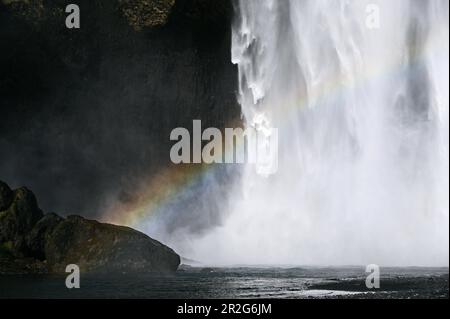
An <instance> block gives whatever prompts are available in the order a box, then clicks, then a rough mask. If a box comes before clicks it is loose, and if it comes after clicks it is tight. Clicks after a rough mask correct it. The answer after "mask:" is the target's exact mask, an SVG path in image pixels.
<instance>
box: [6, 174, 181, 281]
mask: <svg viewBox="0 0 450 319" xmlns="http://www.w3.org/2000/svg"><path fill="white" fill-rule="evenodd" d="M0 205H1V208H2V209H1V210H0V250H1V251H0V252H2V251H3V253H6V254H7V255H8V256H11V258H10V257H8V258H3V259H2V260H1V261H2V262H0V273H13V272H14V269H15V268H17V272H19V273H24V272H30V273H31V272H46V271H49V272H58V273H64V272H65V267H66V266H67V265H68V264H77V265H78V266H80V268H81V269H82V271H96V272H129V273H132V272H172V271H176V270H177V268H178V266H179V264H180V256H179V255H178V254H176V253H175V252H174V251H173V250H172V249H171V248H169V247H167V246H165V245H163V244H162V243H160V242H158V241H156V240H154V239H152V238H150V237H148V236H147V235H145V234H143V233H141V232H138V231H136V230H134V229H131V228H128V227H123V226H116V225H110V224H104V223H99V222H97V221H94V220H88V219H85V218H83V217H80V216H69V217H67V218H66V219H64V218H62V217H60V216H58V215H56V214H54V213H50V214H45V215H44V214H43V212H42V211H41V210H40V209H39V207H38V205H37V201H36V198H35V197H34V194H33V193H32V192H31V191H29V190H28V189H26V188H20V189H18V190H15V191H12V190H11V189H10V188H9V187H8V185H6V184H5V183H3V182H1V181H0ZM12 256H14V258H12ZM35 264H39V265H40V266H39V267H36V266H33V265H35ZM18 265H20V267H19V266H18ZM42 265H45V267H46V270H44V269H43V267H42ZM19 268H20V269H19Z"/></svg>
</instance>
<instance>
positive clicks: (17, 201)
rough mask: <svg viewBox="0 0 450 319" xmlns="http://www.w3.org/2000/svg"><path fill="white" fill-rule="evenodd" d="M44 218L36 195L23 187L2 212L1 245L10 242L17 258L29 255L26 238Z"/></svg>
mask: <svg viewBox="0 0 450 319" xmlns="http://www.w3.org/2000/svg"><path fill="white" fill-rule="evenodd" d="M42 216H43V213H42V211H41V210H40V209H39V207H38V205H37V201H36V198H35V197H34V194H33V193H32V192H31V191H29V190H28V189H27V188H25V187H22V188H19V189H17V190H15V191H14V193H13V199H12V202H11V203H10V205H9V207H8V208H7V209H6V210H4V211H2V212H0V243H2V242H9V243H11V244H10V249H11V251H12V252H13V253H14V254H15V255H17V256H25V255H26V254H27V245H26V236H27V235H28V233H29V232H30V231H31V229H32V228H33V226H34V225H35V224H36V223H37V221H38V220H39V219H41V218H42Z"/></svg>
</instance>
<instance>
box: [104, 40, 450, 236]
mask: <svg viewBox="0 0 450 319" xmlns="http://www.w3.org/2000/svg"><path fill="white" fill-rule="evenodd" d="M440 38H441V37H439V36H438V35H437V34H432V36H431V38H430V39H429V46H428V50H430V49H431V48H432V51H433V52H435V51H436V52H439V54H444V55H446V54H447V55H448V52H442V51H441V45H440V44H441V43H440ZM425 51H426V50H423V51H420V52H416V55H415V56H414V57H412V59H411V60H410V61H409V63H411V64H419V63H422V61H423V60H424V56H425V53H426V52H425ZM403 62H404V61H403V60H400V61H394V60H393V61H391V63H388V64H386V67H385V68H384V69H381V68H378V65H376V63H374V64H373V65H369V66H367V68H366V72H365V74H360V75H359V76H357V77H356V79H355V80H354V81H352V82H349V81H348V80H347V79H346V78H344V77H343V76H342V75H340V76H339V77H336V78H335V79H334V80H333V81H329V82H327V83H323V84H322V85H321V86H319V87H316V88H315V89H313V90H311V91H309V92H308V98H307V97H306V96H303V97H300V99H299V101H298V103H289V104H285V105H286V106H287V107H286V113H285V117H284V119H283V122H284V121H288V120H289V119H290V118H291V117H292V116H293V113H294V112H296V111H298V109H299V108H303V107H308V106H309V107H315V106H317V105H319V104H320V103H321V100H322V99H324V98H326V97H330V96H337V94H340V93H342V92H345V91H347V90H358V89H360V88H362V87H364V85H365V84H366V83H368V82H369V81H374V80H377V79H382V78H383V77H387V76H395V75H396V74H399V73H401V72H403V71H404V64H403ZM293 104H294V105H293ZM285 105H281V107H283V106H285ZM229 124H230V126H228V125H227V126H226V127H241V126H242V121H241V119H234V120H233V121H232V122H230V123H229ZM278 124H282V123H278ZM238 147H243V146H242V145H236V148H238ZM225 149H227V148H226V147H225ZM215 168H217V164H216V165H214V164H210V165H208V164H179V165H175V164H172V165H170V166H169V167H167V168H166V169H164V170H162V171H161V172H159V173H158V174H156V175H152V176H150V177H148V178H144V182H143V183H142V184H141V186H140V187H138V189H137V190H136V193H135V194H133V195H134V196H136V197H135V198H134V199H133V200H132V201H130V202H127V203H115V204H114V205H113V206H112V207H111V208H110V209H108V210H107V211H106V212H105V213H104V215H103V218H102V220H103V221H105V222H109V223H112V224H118V225H126V226H130V227H138V226H139V225H140V224H141V223H142V221H143V220H148V219H151V218H157V216H158V214H159V212H162V211H164V209H161V208H163V207H166V206H167V205H169V204H170V203H172V202H173V201H174V200H175V199H176V198H177V197H178V196H179V194H181V193H182V192H183V191H185V190H186V189H189V188H190V187H192V185H194V184H195V183H196V182H198V181H200V180H201V179H202V178H204V176H205V175H207V174H210V173H212V172H213V170H214V169H215Z"/></svg>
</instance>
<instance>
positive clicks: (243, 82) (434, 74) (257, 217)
mask: <svg viewBox="0 0 450 319" xmlns="http://www.w3.org/2000/svg"><path fill="white" fill-rule="evenodd" d="M369 4H376V6H377V7H376V9H378V11H377V12H378V13H379V25H378V26H375V27H374V28H372V27H371V25H368V20H367V19H368V17H369V14H371V12H372V11H371V10H367V9H368V5H369ZM369 8H370V7H369ZM372 8H373V7H372ZM448 23H449V22H448V2H447V1H439V0H433V1H413V0H401V1H375V2H374V1H360V0H358V1H325V0H323V1H317V0H314V1H307V0H305V1H296V0H292V1H283V2H280V1H273V0H263V1H261V0H253V1H248V0H242V1H238V2H236V16H235V21H234V24H233V35H232V61H233V63H235V64H237V66H238V68H239V71H238V72H239V94H238V100H239V102H240V105H241V108H242V113H243V115H244V120H245V124H246V125H247V126H251V125H254V122H255V119H256V118H261V117H263V118H264V119H265V121H264V122H265V123H266V125H267V126H268V127H274V128H278V130H279V150H278V154H279V169H278V171H277V172H276V173H275V174H272V175H270V176H261V175H259V174H257V171H258V170H257V169H255V167H254V166H252V165H247V166H245V167H244V168H243V169H242V175H241V178H240V182H239V183H237V185H236V186H235V187H233V188H231V189H229V192H230V198H231V199H230V204H229V208H228V210H227V211H226V215H227V216H228V217H227V218H226V219H225V221H224V222H223V224H222V225H221V226H220V227H215V228H213V229H211V230H210V231H209V232H208V233H207V234H206V235H202V236H194V237H193V239H191V240H189V241H184V242H183V243H182V244H180V243H177V242H176V241H173V242H171V243H172V244H173V245H174V246H175V247H178V248H179V249H180V250H181V252H184V251H186V252H187V253H189V254H191V255H190V256H192V258H195V259H197V260H200V261H203V262H205V263H210V264H226V265H229V264H289V265H292V264H296V265H298V264H301V265H305V264H310V265H344V264H346V265H348V264H355V265H360V264H369V263H375V264H378V265H390V266H445V265H448V258H449V256H448V252H449V246H448V243H449V241H448V238H449V232H448V225H449V219H448V216H449V200H448V191H449V187H448V185H449V180H448V167H449V158H448V151H449V149H448V145H449V144H448V141H449V138H448V134H449V127H448V107H449V104H448V101H449V100H448V79H449V74H448V67H449V65H448V63H449V61H448V56H449V47H448V36H449V33H448V30H449V24H448Z"/></svg>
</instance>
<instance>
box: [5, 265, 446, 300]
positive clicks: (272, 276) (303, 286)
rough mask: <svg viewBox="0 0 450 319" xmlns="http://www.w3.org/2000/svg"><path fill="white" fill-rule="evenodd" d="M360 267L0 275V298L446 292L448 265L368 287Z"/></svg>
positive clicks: (394, 272)
mask: <svg viewBox="0 0 450 319" xmlns="http://www.w3.org/2000/svg"><path fill="white" fill-rule="evenodd" d="M364 271H365V268H364V267H340V268H334V267H333V268H318V267H296V268H245V267H236V268H190V267H182V268H181V269H180V270H179V271H177V272H176V273H174V274H169V275H147V274H145V275H136V274H134V275H129V274H122V275H115V276H113V275H101V276H100V275H83V274H81V287H80V289H67V288H66V286H65V277H64V276H44V275H38V276H37V275H34V276H33V275H8V276H0V298H187V299H190V298H448V297H449V285H448V273H449V272H448V268H381V287H380V289H378V290H368V289H367V288H366V286H365V278H366V275H367V274H366V273H365V272H364Z"/></svg>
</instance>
